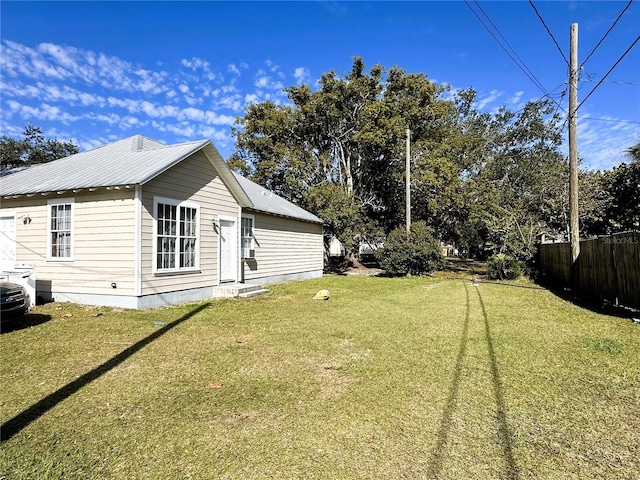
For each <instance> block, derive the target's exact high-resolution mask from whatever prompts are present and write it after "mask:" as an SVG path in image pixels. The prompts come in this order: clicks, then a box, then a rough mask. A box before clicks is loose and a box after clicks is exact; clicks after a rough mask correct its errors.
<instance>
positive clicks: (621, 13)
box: [580, 0, 633, 68]
mask: <svg viewBox="0 0 640 480" xmlns="http://www.w3.org/2000/svg"><path fill="white" fill-rule="evenodd" d="M632 2H633V0H629V3H627V6H626V7H624V9H623V10H622V12H620V14H619V15H618V18H616V19H615V21H614V22H613V25H611V27H609V30H607V33H605V34H604V36H603V37H602V38H601V39H600V41H599V42H598V43H597V45H596V46H595V47H593V50H591V53H590V54H589V55H587V58H585V59H584V61H583V62H582V65H580V68H582V67H584V64H585V63H587V60H589V59H590V58H591V56H592V55H593V54H594V53H595V51H596V50H597V49H598V47H599V46H600V44H601V43H602V42H604V39H605V38H607V35H609V32H611V30H613V27H615V26H616V23H618V20H620V18H621V17H622V15H624V12H626V11H627V10H628V9H629V7H630V6H631V3H632Z"/></svg>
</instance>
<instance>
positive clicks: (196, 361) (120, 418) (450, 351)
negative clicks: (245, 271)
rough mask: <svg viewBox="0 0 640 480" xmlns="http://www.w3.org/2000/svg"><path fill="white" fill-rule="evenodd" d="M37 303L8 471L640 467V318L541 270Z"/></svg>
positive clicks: (7, 412)
mask: <svg viewBox="0 0 640 480" xmlns="http://www.w3.org/2000/svg"><path fill="white" fill-rule="evenodd" d="M323 288H326V289H329V291H330V292H331V298H330V300H328V301H317V300H313V299H312V298H313V296H314V294H315V293H316V292H317V291H318V290H320V289H323ZM34 313H35V315H33V318H32V320H31V321H32V322H33V323H34V325H33V326H31V327H29V328H23V329H16V330H14V331H10V332H5V333H3V334H2V335H1V336H0V354H1V361H0V382H1V390H0V408H1V421H2V423H3V428H2V440H3V443H2V445H0V478H6V479H7V480H9V479H11V480H16V479H58V478H59V479H74V478H89V479H93V478H95V479H127V480H129V479H186V478H194V479H266V478H273V479H456V480H458V479H525V478H527V479H529V478H535V479H563V480H565V479H580V480H584V479H633V480H637V479H638V478H639V473H638V472H640V327H639V326H638V325H634V324H633V323H632V322H630V321H629V320H628V319H622V318H616V317H611V316H606V315H602V314H598V313H594V312H591V311H589V310H585V309H582V308H580V307H578V306H575V305H572V304H570V303H567V302H566V301H564V300H562V299H560V298H558V297H556V296H555V295H553V294H552V293H550V292H549V291H546V290H543V289H541V288H538V287H537V286H535V285H533V284H529V283H526V282H520V283H513V284H511V285H499V284H491V283H481V284H480V285H478V286H477V287H475V286H473V285H472V284H471V283H470V282H469V281H468V280H460V279H456V280H445V279H444V278H428V279H427V278H417V277H413V278H399V279H389V278H378V277H349V276H330V277H325V278H323V279H317V280H311V281H305V282H299V283H288V284H282V285H275V286H272V287H271V292H270V293H269V294H267V295H264V296H261V297H255V298H252V299H248V300H236V299H234V300H212V301H210V302H203V303H192V304H187V305H181V306H177V307H171V308H163V309H158V310H152V311H122V310H117V309H111V308H88V307H84V306H77V305H71V304H49V305H45V306H41V307H36V308H35V309H34Z"/></svg>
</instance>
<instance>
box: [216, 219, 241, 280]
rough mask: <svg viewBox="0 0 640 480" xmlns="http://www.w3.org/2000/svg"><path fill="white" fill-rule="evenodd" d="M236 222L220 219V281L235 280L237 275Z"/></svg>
mask: <svg viewBox="0 0 640 480" xmlns="http://www.w3.org/2000/svg"><path fill="white" fill-rule="evenodd" d="M236 250H237V241H236V222H235V221H233V220H220V281H221V282H235V281H236V276H237V271H238V269H237V261H236V256H237V253H236Z"/></svg>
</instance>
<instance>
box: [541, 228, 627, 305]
mask: <svg viewBox="0 0 640 480" xmlns="http://www.w3.org/2000/svg"><path fill="white" fill-rule="evenodd" d="M570 262H571V245H570V244H569V243H545V244H541V245H540V270H541V273H542V275H543V276H544V277H546V278H547V279H548V280H549V281H551V282H553V283H555V284H557V285H560V286H569V285H570V283H571V274H570ZM574 288H577V289H578V291H579V292H580V293H582V294H585V295H590V296H597V298H600V299H602V300H606V301H609V302H611V303H614V304H618V305H623V306H625V307H631V308H637V309H640V232H627V233H620V234H616V235H611V236H608V237H600V238H596V239H593V240H583V241H582V242H580V256H579V257H578V260H577V265H576V285H575V286H574Z"/></svg>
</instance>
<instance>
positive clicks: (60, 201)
mask: <svg viewBox="0 0 640 480" xmlns="http://www.w3.org/2000/svg"><path fill="white" fill-rule="evenodd" d="M75 202H76V200H75V197H68V198H56V199H50V200H47V261H49V262H73V259H74V250H75V249H74V244H75V233H74V232H75V211H76V209H75ZM60 205H62V206H64V205H70V208H69V216H70V219H69V228H65V229H56V230H54V229H52V228H51V227H52V224H51V222H52V221H53V216H52V215H51V210H52V208H53V207H57V206H60ZM59 232H69V255H67V256H55V255H53V246H54V243H53V238H52V237H53V235H54V234H55V233H59Z"/></svg>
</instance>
